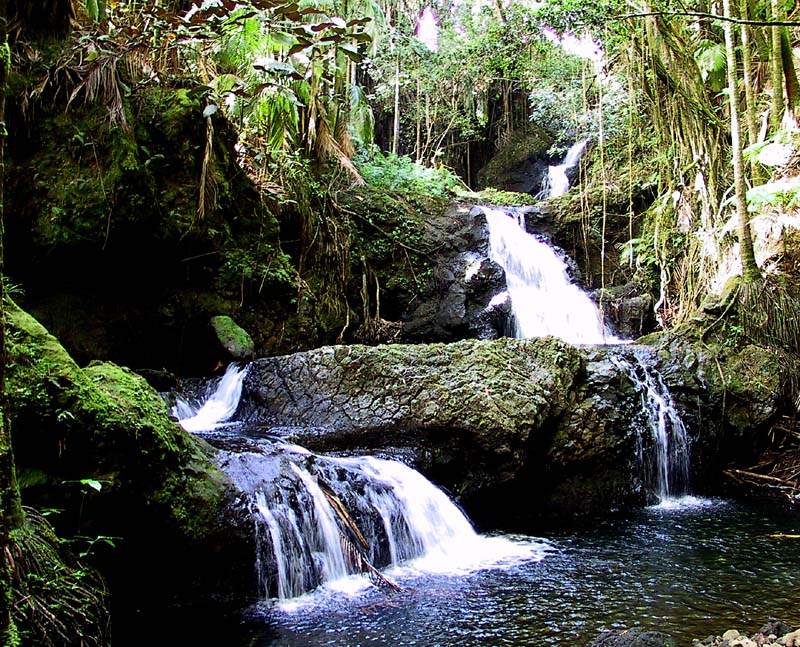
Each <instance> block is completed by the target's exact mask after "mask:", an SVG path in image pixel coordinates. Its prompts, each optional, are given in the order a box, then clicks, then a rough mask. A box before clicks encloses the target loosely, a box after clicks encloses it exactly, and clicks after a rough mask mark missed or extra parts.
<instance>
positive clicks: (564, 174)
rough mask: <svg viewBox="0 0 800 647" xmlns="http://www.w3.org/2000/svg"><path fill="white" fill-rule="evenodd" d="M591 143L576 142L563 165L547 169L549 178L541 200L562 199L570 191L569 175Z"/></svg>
mask: <svg viewBox="0 0 800 647" xmlns="http://www.w3.org/2000/svg"><path fill="white" fill-rule="evenodd" d="M588 143H589V140H588V139H582V140H580V141H577V142H575V143H574V144H573V145H572V146H571V147H570V149H569V151H567V155H566V157H564V161H563V162H561V164H558V165H556V166H550V167H549V168H548V169H547V176H546V177H545V179H544V182H543V183H542V190H541V192H540V193H539V194H538V196H537V197H538V198H539V199H540V200H546V199H548V198H560V197H561V196H562V195H564V194H565V193H566V192H567V191H569V175H568V173H569V172H570V171H571V170H572V169H573V168H575V165H576V164H577V163H578V162H579V161H580V159H581V155H583V151H584V150H586V145H587V144H588Z"/></svg>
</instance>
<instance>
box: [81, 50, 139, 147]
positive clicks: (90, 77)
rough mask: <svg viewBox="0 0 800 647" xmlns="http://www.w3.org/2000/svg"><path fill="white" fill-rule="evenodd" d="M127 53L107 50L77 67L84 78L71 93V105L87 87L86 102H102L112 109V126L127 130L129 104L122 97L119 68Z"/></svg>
mask: <svg viewBox="0 0 800 647" xmlns="http://www.w3.org/2000/svg"><path fill="white" fill-rule="evenodd" d="M123 56H124V54H123V53H117V52H103V53H101V54H97V55H96V56H95V57H94V58H92V59H91V60H87V61H86V62H84V63H83V64H81V65H78V66H76V67H75V68H73V69H74V70H75V71H76V72H77V73H78V76H79V78H80V79H81V80H80V81H79V82H78V84H77V85H76V86H75V88H74V89H73V90H72V93H71V94H70V97H69V100H68V101H67V109H69V107H70V105H71V104H72V102H73V101H74V100H75V98H76V97H77V96H78V95H79V94H80V93H81V91H83V101H84V103H89V104H91V103H100V104H102V105H103V106H105V107H106V109H107V110H108V120H109V123H110V124H111V125H112V126H120V127H121V128H123V129H124V130H126V131H130V129H131V127H130V124H129V123H128V118H127V116H126V115H125V104H124V102H123V100H122V90H121V88H120V85H121V81H120V78H119V69H118V65H119V62H120V60H121V59H122V58H123Z"/></svg>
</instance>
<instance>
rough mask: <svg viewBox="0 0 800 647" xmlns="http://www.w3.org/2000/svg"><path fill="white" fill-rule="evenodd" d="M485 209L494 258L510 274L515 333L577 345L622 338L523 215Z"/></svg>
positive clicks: (613, 340)
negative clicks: (530, 229) (528, 226)
mask: <svg viewBox="0 0 800 647" xmlns="http://www.w3.org/2000/svg"><path fill="white" fill-rule="evenodd" d="M483 211H484V213H485V214H486V222H487V223H488V226H489V245H490V255H491V258H492V260H493V261H494V262H495V263H497V264H498V265H500V266H501V267H502V268H503V269H504V270H505V273H506V284H507V286H508V294H509V296H510V298H511V308H512V311H513V314H514V336H515V337H517V338H518V339H524V338H527V337H545V336H547V335H554V336H556V337H559V338H561V339H563V340H564V341H566V342H570V343H573V344H606V343H615V342H618V341H619V340H618V339H617V338H616V337H614V336H613V335H612V334H610V333H609V332H608V331H607V330H606V329H605V326H604V325H603V322H602V320H601V317H600V312H599V310H598V308H597V306H596V305H595V304H594V302H593V301H592V300H591V299H590V298H589V297H588V296H587V295H586V293H585V292H583V291H582V290H581V289H580V288H579V287H578V286H577V285H575V284H574V283H572V282H571V281H570V279H569V275H568V274H567V265H566V263H565V262H564V261H563V260H562V259H560V258H559V257H558V256H557V255H556V253H555V251H554V250H553V248H552V247H550V246H549V245H547V244H546V243H543V242H542V241H540V240H538V239H537V238H536V237H535V236H532V235H531V234H529V233H528V232H527V231H526V230H525V222H524V216H522V215H520V216H519V217H515V216H514V215H513V214H510V213H508V212H507V211H506V210H504V209H501V208H497V207H483Z"/></svg>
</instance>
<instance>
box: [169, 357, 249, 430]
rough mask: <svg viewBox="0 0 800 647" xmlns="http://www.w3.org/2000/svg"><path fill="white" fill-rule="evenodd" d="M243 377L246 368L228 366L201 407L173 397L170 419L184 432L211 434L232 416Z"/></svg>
mask: <svg viewBox="0 0 800 647" xmlns="http://www.w3.org/2000/svg"><path fill="white" fill-rule="evenodd" d="M246 374H247V368H246V367H240V366H238V365H237V364H230V365H229V366H228V368H227V369H226V370H225V374H224V375H223V376H222V378H221V379H220V380H219V381H218V382H217V383H216V384H215V385H210V387H209V388H213V390H210V391H209V393H208V394H207V396H206V398H205V400H204V401H203V402H201V403H192V402H190V401H189V400H187V399H186V398H184V397H182V396H180V395H178V396H176V399H175V400H176V401H175V405H174V406H173V407H172V415H174V416H175V417H176V418H177V419H178V421H179V422H180V424H181V427H183V428H184V429H185V430H186V431H192V432H197V431H211V430H213V429H216V428H217V427H219V426H220V425H221V424H223V423H225V422H227V421H228V420H230V419H231V418H232V417H233V414H234V413H236V409H237V407H238V406H239V399H240V398H241V395H242V383H243V382H244V377H245V375H246Z"/></svg>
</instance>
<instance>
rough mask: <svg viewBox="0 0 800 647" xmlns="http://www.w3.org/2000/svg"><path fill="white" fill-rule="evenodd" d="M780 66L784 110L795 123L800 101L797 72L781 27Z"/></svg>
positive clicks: (787, 37) (789, 44)
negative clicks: (783, 83) (783, 92)
mask: <svg viewBox="0 0 800 647" xmlns="http://www.w3.org/2000/svg"><path fill="white" fill-rule="evenodd" d="M781 65H782V67H783V78H784V82H785V87H786V109H787V110H788V111H789V112H790V113H791V117H792V119H793V120H794V121H795V123H797V108H798V100H800V96H798V95H800V88H798V83H797V72H796V71H795V69H794V55H793V54H792V44H791V43H790V42H789V35H788V34H787V32H786V28H785V27H781Z"/></svg>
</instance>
